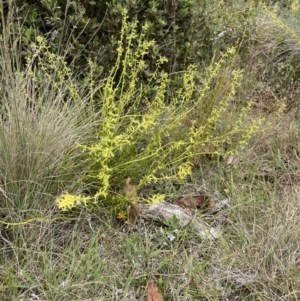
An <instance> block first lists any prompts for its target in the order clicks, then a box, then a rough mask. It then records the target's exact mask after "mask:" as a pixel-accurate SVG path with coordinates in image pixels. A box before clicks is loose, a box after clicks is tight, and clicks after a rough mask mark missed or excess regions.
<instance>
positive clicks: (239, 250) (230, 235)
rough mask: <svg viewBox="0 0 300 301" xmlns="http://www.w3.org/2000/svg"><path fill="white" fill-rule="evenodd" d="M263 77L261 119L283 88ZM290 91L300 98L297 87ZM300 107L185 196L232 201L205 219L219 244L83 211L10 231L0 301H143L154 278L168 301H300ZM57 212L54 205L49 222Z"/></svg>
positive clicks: (257, 85)
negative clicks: (232, 300)
mask: <svg viewBox="0 0 300 301" xmlns="http://www.w3.org/2000/svg"><path fill="white" fill-rule="evenodd" d="M272 28H274V27H272ZM261 37H262V40H263V41H264V42H265V43H267V41H266V40H265V37H264V36H262V35H261ZM260 45H262V46H261V48H259V49H258V51H259V53H260V54H261V53H263V55H262V56H260V57H259V58H261V57H264V56H269V54H268V53H267V51H266V49H267V46H268V45H265V48H263V46H264V44H263V43H261V44H260ZM257 64H258V65H259V64H262V62H261V61H258V63H257ZM253 68H254V67H253ZM255 68H256V66H255ZM250 71H251V72H250ZM257 72H258V73H259V72H260V73H259V75H260V76H257V74H256V73H255V72H254V71H253V69H252V68H249V74H246V78H247V79H248V80H249V79H251V85H250V87H249V86H248V88H249V90H247V93H244V94H243V93H240V94H239V97H246V96H247V94H250V95H251V96H252V97H253V96H256V97H257V98H258V99H259V101H257V104H258V105H257V108H254V109H253V111H252V114H253V117H255V116H257V114H261V108H263V109H265V106H268V107H269V103H268V101H270V97H267V96H266V95H269V94H268V92H270V91H269V89H271V92H270V93H271V94H270V95H272V93H273V92H274V90H275V88H273V86H272V85H273V84H274V82H277V80H276V79H275V78H273V77H271V78H269V79H268V80H269V83H270V85H268V82H266V80H265V78H262V77H263V76H261V71H260V70H258V71H257ZM271 76H278V73H277V74H275V75H271ZM257 78H258V80H257ZM249 82H250V81H248V82H247V84H249ZM279 83H280V81H279ZM245 87H246V84H245ZM280 88H281V89H282V90H284V89H286V86H282V87H280ZM290 92H291V93H294V95H297V93H298V90H297V87H296V86H295V87H294V88H293V90H292V91H290ZM287 94H289V93H287ZM271 100H272V97H271ZM297 109H298V108H297V105H295V104H293V106H292V107H291V108H290V110H289V111H287V112H286V113H285V115H284V116H283V117H282V119H281V121H280V122H279V123H277V124H276V125H274V126H273V127H272V128H270V129H268V130H266V131H265V132H264V133H261V134H257V136H256V137H255V138H254V139H253V140H252V141H251V144H250V145H249V147H248V148H247V149H246V150H245V151H244V153H243V154H241V156H240V158H239V162H238V163H235V164H233V165H228V164H227V163H226V162H222V161H221V162H218V163H215V162H211V161H205V162H203V164H202V165H201V166H200V167H199V169H198V170H196V171H195V173H194V177H193V179H192V181H191V183H187V184H186V185H185V186H184V187H181V190H180V191H177V193H178V194H180V192H181V191H195V190H196V191H205V192H206V193H208V194H209V195H211V196H214V197H215V198H216V199H218V198H220V197H221V194H223V193H224V192H226V193H227V194H229V195H230V196H231V198H232V204H231V206H230V207H229V208H228V209H226V210H225V211H223V212H220V213H219V214H217V215H216V216H214V217H213V218H212V217H207V218H206V219H207V221H208V222H209V223H217V221H220V220H222V221H223V225H222V229H223V235H222V237H221V238H220V239H218V240H216V241H202V240H201V239H199V238H198V237H197V236H196V235H195V233H194V232H193V230H192V227H189V226H188V227H186V228H184V229H180V228H178V226H177V224H176V222H174V223H171V224H170V225H169V226H168V227H166V226H163V225H157V224H151V223H149V222H147V221H144V220H140V221H139V222H138V224H137V225H136V226H135V227H134V228H133V229H128V227H127V226H126V225H123V224H118V223H116V221H115V219H114V217H113V216H111V215H110V213H105V212H104V213H103V212H102V213H98V214H95V213H90V212H82V213H80V214H79V215H77V216H76V217H75V218H74V219H73V220H69V221H67V222H66V221H52V222H51V221H48V222H36V223H32V224H28V225H23V226H20V227H17V229H16V230H11V228H9V229H6V228H5V227H2V228H1V241H0V252H1V257H0V280H1V281H0V298H1V300H51V301H55V300H57V301H62V300H66V301H70V300H99V301H100V300H143V296H144V294H145V288H146V284H147V281H148V280H149V278H150V277H154V278H155V280H156V282H157V284H158V286H159V288H160V290H161V292H162V294H163V296H164V298H165V300H181V301H183V300H222V298H223V297H224V296H225V295H229V294H230V293H232V292H235V291H237V290H238V289H239V288H240V289H241V292H242V293H244V294H245V295H246V297H245V299H242V298H241V299H240V300H299V299H300V289H299V287H300V282H299V279H300V277H299V276H300V272H299V270H300V269H299V264H300V245H299V242H298V239H299V234H300V216H299V206H300V205H299V204H300V203H299V190H300V189H299V188H300V187H299V141H300V140H299V135H300V132H299V128H300V127H299V121H298V120H299V114H298V112H297ZM251 117H252V116H249V118H250V119H251ZM270 118H272V113H270ZM49 122H50V121H49ZM51 130H52V129H51ZM3 135H4V134H3ZM78 135H80V133H79V134H78ZM59 141H62V140H59ZM55 143H57V141H55ZM54 145H55V144H54ZM63 146H64V145H61V144H60V147H63ZM47 164H48V163H47ZM53 164H55V161H54V162H53ZM55 170H56V169H54V171H55ZM58 187H59V186H58ZM17 189H21V188H17ZM161 189H164V191H171V188H170V187H162V188H161ZM40 193H42V192H40ZM172 193H173V192H172ZM170 194H171V193H170ZM37 196H39V197H41V194H37ZM173 197H176V196H174V195H173ZM50 199H51V198H50ZM56 214H57V213H56V212H55V210H53V208H52V207H51V206H50V208H49V209H48V210H47V215H48V216H55V215H56ZM11 231H12V232H13V233H11ZM170 234H172V235H174V236H175V239H174V240H173V241H172V242H171V241H170V238H169V237H170V236H169V235H170ZM224 300H225V299H224Z"/></svg>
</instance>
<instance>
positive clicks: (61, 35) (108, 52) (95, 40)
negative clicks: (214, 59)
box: [3, 0, 212, 77]
mask: <svg viewBox="0 0 300 301" xmlns="http://www.w3.org/2000/svg"><path fill="white" fill-rule="evenodd" d="M198 2H201V3H198ZM208 5H209V1H207V0H203V1H194V0H177V1H174V0H166V1H158V0H154V1H145V0H126V1H124V0H111V1H90V0H89V1H88V0H74V1H65V0H26V1H23V0H15V1H8V2H3V11H4V16H5V17H6V18H8V21H10V23H11V24H12V25H13V26H11V28H10V31H11V33H12V31H13V32H14V34H18V35H19V34H20V36H21V37H22V49H23V53H24V54H26V51H28V45H29V43H30V42H31V41H34V40H35V37H36V36H37V35H43V36H46V37H47V39H48V40H49V42H50V46H51V48H52V51H54V53H60V54H64V55H66V57H67V60H68V62H70V63H71V62H73V63H74V66H76V67H78V68H80V69H81V71H83V70H82V67H84V68H85V67H86V60H87V58H92V59H93V60H95V61H97V62H98V64H99V65H101V66H102V67H103V68H101V70H104V71H105V72H108V70H110V68H111V66H112V65H113V63H114V61H115V57H116V48H117V46H116V43H117V41H118V40H119V35H120V30H121V19H122V10H123V9H124V8H125V9H127V11H128V21H129V22H130V21H134V20H138V21H139V23H138V31H137V32H138V33H139V32H141V28H142V25H143V24H144V23H145V22H146V21H147V22H150V26H149V28H148V32H147V38H148V39H154V40H156V41H157V46H156V47H154V48H153V49H152V50H151V53H150V54H149V55H148V57H147V58H146V59H147V65H146V67H145V72H144V76H145V77H147V74H148V73H149V72H150V73H151V71H153V70H154V69H155V62H156V60H157V58H158V57H159V56H161V55H162V56H166V57H167V58H168V59H169V62H168V63H166V64H165V66H164V69H165V71H167V72H176V71H180V70H183V69H184V68H185V67H186V66H187V65H188V64H190V63H193V62H199V61H203V59H207V58H211V43H212V41H211V30H210V25H209V16H208V12H207V11H206V10H207V6H208ZM196 6H197V10H196V11H197V14H195V13H194V12H195V7H196ZM105 72H104V73H105Z"/></svg>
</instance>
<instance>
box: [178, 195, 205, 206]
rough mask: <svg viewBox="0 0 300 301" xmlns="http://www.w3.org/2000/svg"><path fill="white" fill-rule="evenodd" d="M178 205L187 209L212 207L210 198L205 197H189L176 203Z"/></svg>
mask: <svg viewBox="0 0 300 301" xmlns="http://www.w3.org/2000/svg"><path fill="white" fill-rule="evenodd" d="M176 204H177V205H178V206H180V207H182V208H185V209H190V210H194V209H197V208H198V209H205V208H206V207H208V206H209V205H210V201H209V198H208V197H207V196H205V195H195V196H188V197H185V198H182V199H180V200H178V201H176Z"/></svg>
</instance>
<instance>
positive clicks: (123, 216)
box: [117, 210, 127, 221]
mask: <svg viewBox="0 0 300 301" xmlns="http://www.w3.org/2000/svg"><path fill="white" fill-rule="evenodd" d="M117 219H120V220H122V221H125V220H126V219H127V214H126V212H125V211H123V210H122V211H120V212H119V213H118V214H117Z"/></svg>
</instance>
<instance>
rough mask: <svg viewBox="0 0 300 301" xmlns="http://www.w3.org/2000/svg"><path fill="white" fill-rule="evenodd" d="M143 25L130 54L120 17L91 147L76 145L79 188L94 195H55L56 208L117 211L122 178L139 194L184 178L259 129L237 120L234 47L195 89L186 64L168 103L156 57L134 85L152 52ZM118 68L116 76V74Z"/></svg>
mask: <svg viewBox="0 0 300 301" xmlns="http://www.w3.org/2000/svg"><path fill="white" fill-rule="evenodd" d="M148 26H149V24H148V23H145V24H144V25H143V29H144V30H143V31H142V34H141V35H140V36H139V41H138V46H137V48H135V47H134V45H132V41H134V37H135V36H136V35H137V32H136V27H137V23H136V22H134V23H128V22H127V21H126V14H124V16H123V27H122V32H121V38H120V41H119V43H118V48H117V52H118V58H117V60H116V63H115V66H114V67H113V68H112V70H111V72H110V74H109V76H108V78H107V80H106V82H105V84H104V85H103V86H102V87H101V88H100V89H99V91H98V93H97V95H95V97H97V99H98V100H97V101H96V103H99V102H101V121H100V127H99V128H98V129H97V135H96V137H95V138H96V139H95V142H93V143H92V144H88V145H84V144H81V145H79V147H80V148H81V149H82V150H83V152H84V154H85V155H86V157H87V158H88V160H89V167H88V171H87V173H86V179H87V180H88V181H87V188H88V187H89V188H90V189H91V188H93V189H94V190H95V191H96V192H95V194H94V195H92V196H91V197H90V196H89V197H88V198H87V197H84V196H82V200H81V199H80V197H79V196H78V195H72V194H69V193H66V194H64V195H62V197H61V198H60V199H58V206H59V207H60V208H61V209H62V210H66V209H70V208H72V207H73V206H76V205H78V204H79V203H87V202H89V201H91V200H94V201H99V202H100V203H101V204H109V206H110V208H119V207H120V206H122V205H123V204H124V203H125V202H126V201H128V200H126V198H124V196H122V193H121V191H122V189H123V188H124V186H125V180H126V179H127V178H128V177H130V178H131V179H132V181H133V182H135V183H137V184H138V185H137V187H138V188H139V189H141V188H142V187H144V186H145V185H148V184H150V183H157V182H159V181H183V180H186V178H187V176H188V175H190V174H191V172H192V168H193V167H194V166H196V165H197V164H199V163H200V158H201V156H202V155H204V154H207V153H208V154H211V155H214V156H225V157H226V156H229V155H235V154H236V153H238V152H239V151H240V150H242V149H243V148H244V147H245V145H246V144H247V143H248V141H249V140H250V138H251V137H252V135H253V134H255V133H256V132H257V131H258V130H259V128H260V124H261V123H262V119H260V118H258V119H256V120H251V121H250V123H249V120H248V121H247V122H245V120H246V119H247V115H248V112H249V110H250V109H251V102H249V103H248V105H246V106H245V107H244V108H243V109H242V110H239V109H238V107H236V106H235V104H234V96H235V93H236V90H237V89H238V86H239V83H240V79H241V77H242V76H243V73H242V70H238V69H236V59H237V53H236V49H235V48H230V49H229V50H228V51H227V52H226V53H225V54H223V56H222V58H221V60H220V61H219V62H217V63H212V64H211V65H210V66H209V68H208V72H207V78H206V79H205V80H204V84H203V85H202V86H201V87H200V86H198V85H196V82H197V80H196V79H197V69H196V66H195V65H190V66H189V67H188V69H187V71H186V72H184V73H183V74H182V82H181V87H180V88H178V89H177V90H176V91H174V92H173V94H172V97H171V98H170V101H169V103H168V104H166V102H165V98H166V95H167V93H168V84H169V77H168V74H167V73H165V72H163V71H161V69H160V67H161V64H163V63H164V61H165V60H166V59H165V58H164V57H161V58H160V59H159V60H158V61H157V64H156V66H157V67H156V70H155V71H154V73H153V74H152V75H151V77H149V78H148V80H147V82H146V83H145V84H143V85H141V84H139V83H138V74H139V72H140V70H141V69H142V68H143V67H144V64H145V60H144V58H145V57H146V56H147V54H148V52H149V49H150V47H153V46H155V43H154V41H149V40H147V38H146V32H147V28H148ZM124 45H125V47H124ZM133 48H135V51H133ZM120 66H121V70H122V73H121V74H118V73H117V72H118V70H120ZM116 76H118V81H116V80H115V79H116ZM153 91H155V93H154V94H153ZM229 108H230V109H229ZM234 108H235V109H234ZM224 121H225V122H224ZM88 183H89V184H88ZM153 198H154V199H156V198H157V196H153ZM160 199H162V198H160Z"/></svg>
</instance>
